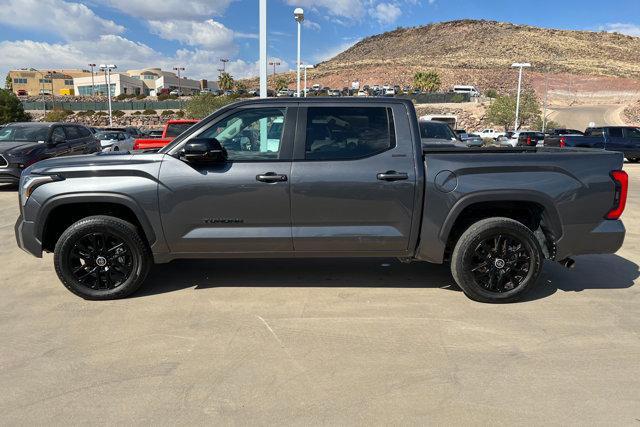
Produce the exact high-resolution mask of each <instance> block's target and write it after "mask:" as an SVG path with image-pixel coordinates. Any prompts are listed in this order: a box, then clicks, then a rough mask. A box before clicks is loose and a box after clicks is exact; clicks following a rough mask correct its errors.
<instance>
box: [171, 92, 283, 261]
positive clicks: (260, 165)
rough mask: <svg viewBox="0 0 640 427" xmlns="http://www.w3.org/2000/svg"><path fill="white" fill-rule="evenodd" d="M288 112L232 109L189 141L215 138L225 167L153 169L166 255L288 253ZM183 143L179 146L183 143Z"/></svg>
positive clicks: (176, 162)
mask: <svg viewBox="0 0 640 427" xmlns="http://www.w3.org/2000/svg"><path fill="white" fill-rule="evenodd" d="M295 114H296V108H295V106H293V107H292V106H291V104H289V107H287V106H286V105H282V106H278V105H277V104H273V105H272V106H261V107H257V106H255V105H254V106H252V105H247V106H243V107H240V108H237V109H235V110H232V111H230V112H228V113H226V114H225V115H223V116H222V117H220V118H216V119H215V120H214V121H213V122H212V123H211V124H210V125H208V126H205V127H203V128H202V129H199V130H198V131H196V132H195V133H194V134H193V135H192V136H191V137H190V138H188V139H191V138H196V137H197V138H216V139H218V141H220V143H221V144H222V145H223V146H224V147H225V148H226V150H227V152H228V156H229V158H228V161H227V162H225V163H219V164H218V163H216V164H208V165H197V164H191V163H188V162H186V161H183V160H181V159H179V158H176V157H174V156H171V155H167V156H165V160H163V162H162V166H161V168H160V186H159V203H160V211H161V216H162V226H163V229H164V233H165V238H166V240H167V244H168V245H169V248H170V250H171V252H174V253H192V254H197V253H202V254H205V253H206V254H212V253H220V254H223V253H225V254H236V253H237V254H242V253H265V252H276V253H277V252H291V251H292V250H293V242H292V238H291V199H290V180H289V176H290V173H291V155H292V151H293V126H294V125H295ZM188 139H187V140H186V141H188Z"/></svg>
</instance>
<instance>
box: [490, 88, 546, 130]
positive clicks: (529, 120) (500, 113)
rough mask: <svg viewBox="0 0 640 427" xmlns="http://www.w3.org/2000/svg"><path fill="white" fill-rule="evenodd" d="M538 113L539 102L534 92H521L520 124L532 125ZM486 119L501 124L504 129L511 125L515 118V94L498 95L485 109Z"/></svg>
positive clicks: (538, 115)
mask: <svg viewBox="0 0 640 427" xmlns="http://www.w3.org/2000/svg"><path fill="white" fill-rule="evenodd" d="M540 114H541V113H540V103H539V102H538V99H537V98H536V96H535V94H534V93H533V92H531V91H527V92H524V93H522V95H521V96H520V117H519V122H520V126H523V125H534V124H535V120H536V118H539V117H540ZM487 119H488V120H489V122H491V123H493V124H494V125H499V126H503V127H504V129H505V130H507V129H509V127H510V126H513V124H514V122H515V120H516V96H515V95H506V96H498V97H497V98H496V99H495V101H493V103H492V104H491V105H490V106H489V108H488V109H487ZM516 130H517V129H516Z"/></svg>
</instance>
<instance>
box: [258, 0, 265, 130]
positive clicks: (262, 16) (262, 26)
mask: <svg viewBox="0 0 640 427" xmlns="http://www.w3.org/2000/svg"><path fill="white" fill-rule="evenodd" d="M259 9H260V18H259V21H260V22H259V27H260V49H259V50H260V98H266V97H267V0H260V4H259ZM261 123H262V122H261ZM261 126H262V124H261ZM261 131H262V128H261Z"/></svg>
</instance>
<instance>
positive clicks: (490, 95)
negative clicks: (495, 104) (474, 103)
mask: <svg viewBox="0 0 640 427" xmlns="http://www.w3.org/2000/svg"><path fill="white" fill-rule="evenodd" d="M484 94H485V96H486V97H487V98H491V99H495V98H497V97H498V91H497V90H495V89H487V90H486V92H485V93H484Z"/></svg>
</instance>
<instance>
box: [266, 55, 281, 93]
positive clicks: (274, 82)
mask: <svg viewBox="0 0 640 427" xmlns="http://www.w3.org/2000/svg"><path fill="white" fill-rule="evenodd" d="M269 65H272V66H273V89H274V96H275V95H277V94H276V93H275V91H276V67H277V66H278V65H280V62H279V61H276V60H273V61H271V62H269Z"/></svg>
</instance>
